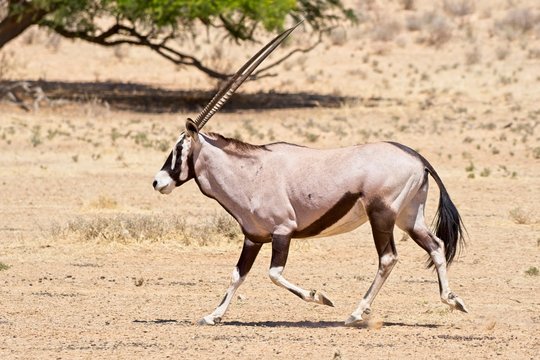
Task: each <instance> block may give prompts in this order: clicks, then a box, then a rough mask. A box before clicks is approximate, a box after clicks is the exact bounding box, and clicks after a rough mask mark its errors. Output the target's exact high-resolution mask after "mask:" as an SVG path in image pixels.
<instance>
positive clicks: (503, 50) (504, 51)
mask: <svg viewBox="0 0 540 360" xmlns="http://www.w3.org/2000/svg"><path fill="white" fill-rule="evenodd" d="M509 54H510V49H509V48H508V47H498V48H496V49H495V57H496V58H497V60H499V61H500V60H504V59H506V58H507V57H508V55H509Z"/></svg>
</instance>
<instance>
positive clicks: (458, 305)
mask: <svg viewBox="0 0 540 360" xmlns="http://www.w3.org/2000/svg"><path fill="white" fill-rule="evenodd" d="M445 302H446V303H447V304H448V305H450V307H451V308H452V310H459V311H463V312H464V313H468V312H469V310H467V307H466V306H465V303H464V302H463V300H461V298H460V297H459V296H457V295H454V294H452V293H450V294H449V295H448V300H446V301H445Z"/></svg>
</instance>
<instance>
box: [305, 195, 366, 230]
mask: <svg viewBox="0 0 540 360" xmlns="http://www.w3.org/2000/svg"><path fill="white" fill-rule="evenodd" d="M367 220H368V218H367V214H366V212H365V210H364V207H363V205H362V204H361V203H360V202H358V203H356V205H354V206H353V207H352V209H351V210H349V212H348V213H347V214H345V216H343V217H342V218H341V219H339V220H338V221H337V222H336V223H334V224H332V225H330V226H329V227H327V228H326V229H324V230H323V231H321V233H320V234H319V235H315V236H314V237H323V236H331V235H338V234H344V233H346V232H349V231H352V230H354V229H356V228H357V227H359V226H360V225H362V224H364V223H365V222H366V221H367Z"/></svg>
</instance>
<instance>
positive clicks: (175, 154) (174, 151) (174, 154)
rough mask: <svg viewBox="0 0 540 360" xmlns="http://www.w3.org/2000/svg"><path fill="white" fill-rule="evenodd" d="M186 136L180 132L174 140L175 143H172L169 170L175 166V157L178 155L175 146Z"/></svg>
mask: <svg viewBox="0 0 540 360" xmlns="http://www.w3.org/2000/svg"><path fill="white" fill-rule="evenodd" d="M185 137H186V134H184V133H181V134H180V136H179V137H178V140H176V143H175V144H174V147H173V151H172V161H171V170H174V167H175V166H176V158H177V156H178V152H177V151H176V148H177V146H178V144H179V143H180V142H181V141H182V140H183V139H184V138H185Z"/></svg>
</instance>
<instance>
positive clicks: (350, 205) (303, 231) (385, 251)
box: [153, 28, 466, 324]
mask: <svg viewBox="0 0 540 360" xmlns="http://www.w3.org/2000/svg"><path fill="white" fill-rule="evenodd" d="M293 29H294V28H292V29H289V30H287V31H286V32H284V33H283V34H281V35H279V36H278V37H277V38H275V39H274V40H273V41H272V42H270V43H269V44H268V45H267V46H265V47H264V48H263V49H262V50H261V51H260V52H259V53H258V54H256V55H255V56H254V57H253V58H252V59H251V60H250V61H248V63H247V64H246V65H244V66H243V67H242V68H241V69H240V71H239V72H238V73H237V74H236V75H235V76H234V77H233V78H231V80H230V81H229V82H228V83H227V84H226V85H225V87H224V88H223V89H222V90H221V91H220V92H218V94H217V95H216V96H215V97H214V99H212V101H211V102H210V103H209V105H208V106H207V107H205V109H203V111H202V112H201V113H200V114H199V116H198V117H197V118H196V119H195V121H193V120H191V119H188V121H187V122H186V125H185V131H184V132H182V134H181V135H180V137H179V139H178V141H177V142H176V144H175V146H174V148H173V151H172V152H171V154H170V155H169V157H168V158H167V160H166V162H165V164H164V165H163V167H162V169H161V171H160V172H158V174H157V175H156V177H155V179H154V183H153V185H154V188H155V189H156V190H158V191H160V192H162V193H170V192H171V191H172V190H173V189H174V188H175V187H177V186H180V185H181V184H183V183H184V182H186V181H189V180H191V179H193V180H195V181H196V183H197V185H198V187H199V189H200V190H201V192H202V193H203V194H204V195H206V196H208V197H211V198H213V199H215V200H216V201H218V202H219V203H220V204H221V205H222V206H223V207H224V208H225V209H226V210H227V211H228V212H229V213H230V214H231V215H232V216H233V217H234V218H235V219H236V221H238V223H239V224H240V227H241V229H242V231H243V233H244V235H245V240H244V246H243V249H242V253H241V255H240V259H239V260H238V263H237V265H236V267H235V269H234V271H233V275H232V282H231V285H230V287H229V288H228V290H227V292H226V294H225V297H224V299H223V300H222V301H221V303H220V304H219V306H218V307H217V308H216V309H215V310H214V311H213V312H212V313H211V314H210V315H207V316H205V317H204V318H203V319H202V320H201V323H202V324H214V323H216V322H218V321H220V320H221V318H222V316H223V315H224V314H225V311H226V310H227V307H228V306H229V303H230V302H231V300H232V298H233V295H234V293H235V291H236V289H237V288H238V287H239V286H240V284H241V283H242V282H243V281H244V279H245V277H246V275H247V273H248V272H249V270H250V269H251V266H252V265H253V262H254V261H255V258H256V257H257V254H258V253H259V250H260V249H261V247H262V245H263V244H265V243H271V246H272V258H271V265H270V270H269V275H270V278H271V280H272V281H273V282H274V283H275V284H277V285H279V286H281V287H284V288H286V289H288V290H289V291H291V292H292V293H294V294H295V295H297V296H299V297H300V298H301V299H303V300H305V301H308V302H314V303H319V304H324V305H330V306H333V303H332V301H330V300H329V299H328V298H327V297H326V296H325V295H324V294H322V293H320V292H317V291H314V290H313V291H307V290H305V289H302V288H301V287H299V286H297V285H295V284H292V283H290V282H289V281H287V280H286V279H285V278H284V276H283V269H284V267H285V264H286V261H287V256H288V252H289V246H290V242H291V239H293V238H305V237H316V236H328V235H334V234H340V233H344V232H347V231H351V230H353V229H355V228H357V227H358V226H360V225H362V224H364V223H365V222H367V221H369V223H370V225H371V228H372V232H373V237H374V240H375V246H376V249H377V253H378V255H379V268H378V271H377V274H376V276H375V279H374V280H373V283H372V285H371V286H370V288H369V290H368V291H367V293H366V294H365V296H364V297H363V299H362V300H361V301H360V304H359V305H358V307H357V309H356V310H355V311H354V312H353V313H352V315H351V316H350V317H349V318H348V319H347V320H346V324H357V323H359V322H361V321H362V320H365V317H366V316H367V315H369V313H370V312H371V304H372V302H373V299H374V298H375V296H376V295H377V293H378V292H379V290H380V289H381V287H382V285H383V283H384V281H385V280H386V278H387V277H388V275H389V274H390V271H391V270H392V268H393V266H394V265H395V263H396V261H397V252H396V247H395V243H394V238H393V229H394V226H395V225H397V226H398V227H399V228H401V229H402V230H404V231H405V232H407V233H408V234H409V235H410V236H411V238H412V239H413V240H414V241H415V242H416V243H417V244H418V245H420V246H421V247H422V248H423V249H424V250H425V251H426V252H427V253H428V254H429V256H430V261H431V263H430V264H431V265H433V266H434V267H435V269H436V270H437V275H438V279H439V289H440V296H441V299H442V301H443V302H444V303H446V304H448V305H450V306H451V307H452V308H455V309H458V310H462V311H466V308H465V305H464V303H463V301H462V300H461V299H460V298H459V297H458V296H456V295H454V294H453V293H452V292H451V291H450V288H449V286H448V279H447V275H446V266H447V265H448V264H450V263H451V262H452V260H453V258H454V256H455V254H456V250H457V249H458V248H459V245H460V244H459V243H460V241H462V224H461V218H460V216H459V213H458V211H457V209H456V207H455V206H454V204H453V203H452V201H451V200H450V197H449V195H448V192H447V190H446V188H445V187H444V185H443V183H442V181H441V179H440V177H439V176H438V175H437V172H436V171H435V170H434V168H433V167H432V166H431V165H430V164H429V163H428V161H427V160H426V159H425V158H424V157H422V156H421V155H419V154H418V153H417V152H415V151H414V150H412V149H410V148H408V147H406V146H404V145H400V144H397V143H389V142H382V143H374V144H366V145H358V146H351V147H346V148H340V149H325V150H318V149H311V148H307V147H302V146H297V145H293V144H288V143H274V144H268V145H260V146H257V145H250V144H246V143H243V142H241V141H238V140H235V139H229V138H226V137H223V136H221V135H219V134H215V133H202V132H199V130H200V129H201V128H202V126H204V124H205V123H206V122H207V121H208V120H209V118H210V117H211V116H212V115H213V114H214V113H215V112H216V111H218V110H219V108H220V107H221V106H222V105H223V104H224V102H225V101H226V100H227V99H228V97H229V96H230V95H231V94H232V93H233V92H234V90H236V88H238V86H240V84H241V83H242V82H243V81H244V80H245V79H246V78H247V77H248V76H249V75H250V73H251V72H252V71H253V70H254V69H255V68H256V67H257V66H258V64H260V62H262V61H263V60H264V58H265V57H266V56H267V55H268V54H270V53H271V52H272V50H273V49H274V48H276V47H277V46H278V45H279V43H280V42H281V41H283V39H285V37H287V36H288V34H289V33H290V32H292V30H293ZM429 175H431V176H432V177H433V178H434V180H435V182H436V184H437V185H438V187H439V191H440V199H439V207H438V212H437V215H436V218H437V220H436V226H435V227H436V229H435V233H433V232H432V231H430V230H429V228H428V227H427V226H426V224H425V221H424V207H425V203H426V198H427V191H428V176H429Z"/></svg>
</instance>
